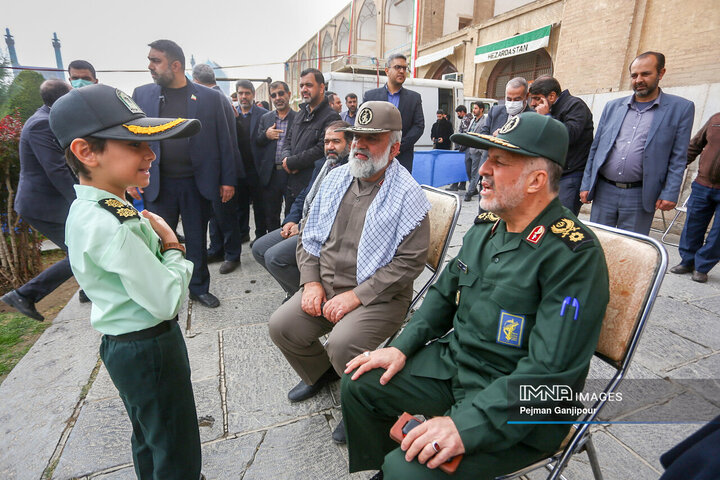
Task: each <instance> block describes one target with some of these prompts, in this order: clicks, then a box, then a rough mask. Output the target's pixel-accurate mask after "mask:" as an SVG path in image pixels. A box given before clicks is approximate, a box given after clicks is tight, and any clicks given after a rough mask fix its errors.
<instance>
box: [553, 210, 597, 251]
mask: <svg viewBox="0 0 720 480" xmlns="http://www.w3.org/2000/svg"><path fill="white" fill-rule="evenodd" d="M550 231H551V232H552V233H553V234H554V235H555V236H556V237H558V238H559V239H560V240H562V241H563V243H564V244H565V245H567V246H568V247H569V248H570V250H572V251H573V252H574V251H576V250H577V249H578V247H579V246H580V245H584V244H586V243H592V242H594V241H595V240H594V238H593V236H592V235H591V234H590V232H589V231H588V230H587V229H586V228H585V226H584V225H582V224H581V223H580V224H576V223H575V221H574V220H570V219H569V218H567V217H560V218H558V219H557V220H555V221H554V222H553V223H552V225H551V226H550Z"/></svg>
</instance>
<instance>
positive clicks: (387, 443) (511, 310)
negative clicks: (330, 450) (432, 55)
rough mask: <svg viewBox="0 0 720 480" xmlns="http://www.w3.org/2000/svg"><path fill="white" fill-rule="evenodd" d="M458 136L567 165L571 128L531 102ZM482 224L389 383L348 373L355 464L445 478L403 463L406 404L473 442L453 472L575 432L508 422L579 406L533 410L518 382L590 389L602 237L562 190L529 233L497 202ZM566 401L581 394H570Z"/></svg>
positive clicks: (481, 467) (507, 460) (438, 289)
mask: <svg viewBox="0 0 720 480" xmlns="http://www.w3.org/2000/svg"><path fill="white" fill-rule="evenodd" d="M452 140H453V141H454V142H456V143H459V144H461V145H468V146H472V147H478V146H481V147H483V148H487V147H494V148H499V149H503V150H507V151H510V152H514V153H516V154H519V155H524V156H528V157H544V158H547V159H550V160H552V161H553V162H555V163H557V164H559V165H560V166H562V165H563V164H564V163H565V155H566V153H567V145H568V133H567V130H566V129H565V127H564V126H563V125H562V124H561V123H559V122H557V121H556V120H553V119H551V118H549V117H543V116H541V115H538V114H536V113H523V114H520V115H519V116H517V117H514V118H513V119H511V120H510V121H509V122H508V123H507V124H506V125H504V126H503V127H502V128H501V129H500V130H499V132H498V135H497V137H495V136H491V135H480V134H456V135H453V137H452ZM475 223H476V225H475V226H474V227H472V228H471V229H470V230H469V231H468V233H467V234H466V235H465V238H464V240H463V246H462V248H461V249H460V252H459V253H458V256H457V257H456V258H454V259H453V260H452V261H451V262H450V263H449V264H448V266H447V267H446V268H445V270H444V271H443V273H442V274H441V275H440V277H439V279H438V281H437V283H436V284H435V285H433V286H432V287H431V288H430V290H429V291H428V294H427V296H426V297H425V300H424V302H423V304H422V306H421V307H420V309H419V310H418V311H417V312H416V313H415V315H413V318H412V320H411V321H410V323H409V324H408V326H407V327H406V329H405V330H404V331H403V332H402V333H401V334H400V335H399V336H398V337H397V338H396V339H395V340H394V341H393V342H392V344H391V346H393V347H396V348H398V349H400V350H401V351H402V352H403V353H404V354H405V355H406V356H407V361H406V364H405V366H404V368H403V369H402V370H401V371H400V372H398V373H397V374H395V376H394V377H393V378H392V379H391V380H390V382H389V383H388V384H387V385H386V386H381V385H380V383H379V378H380V375H382V373H383V371H382V369H374V370H372V371H370V372H368V373H365V374H364V375H362V376H361V377H360V378H359V379H358V380H356V381H352V380H350V375H345V376H344V377H343V380H342V398H343V403H342V407H343V417H344V418H345V426H346V429H347V438H348V448H349V453H350V471H351V472H354V471H358V470H368V469H377V468H380V467H381V466H382V470H383V472H384V474H385V478H386V479H408V478H412V479H423V478H445V474H444V473H443V472H442V471H440V470H438V469H436V470H430V469H429V468H427V467H425V466H424V465H421V464H420V463H418V462H417V460H413V461H412V462H410V463H408V462H406V461H405V459H404V452H402V451H401V450H400V448H399V447H398V445H397V444H396V443H395V442H393V441H392V440H390V438H389V437H388V432H389V430H390V427H391V426H392V425H393V423H395V421H396V420H397V417H398V416H399V415H400V414H401V413H402V412H409V413H412V414H421V415H425V416H449V417H450V418H451V419H452V420H453V422H454V424H455V426H456V427H457V429H458V432H459V434H460V437H461V439H462V442H463V445H464V447H465V455H464V457H463V459H462V461H461V463H460V466H459V467H458V470H457V472H456V475H455V477H456V478H472V479H488V478H490V479H491V478H494V477H495V476H497V475H502V474H505V473H510V472H512V471H514V470H516V469H518V468H520V467H522V466H525V465H527V464H529V463H531V462H532V461H534V460H536V459H539V458H540V457H542V456H543V455H545V454H547V453H551V452H554V451H556V450H557V448H558V446H559V445H560V443H561V442H562V440H563V439H564V438H565V436H566V435H567V433H568V431H569V427H568V425H558V424H550V425H547V424H546V425H532V424H517V423H508V422H510V421H518V420H519V421H528V420H529V421H542V420H548V419H549V420H553V421H557V420H574V419H575V418H577V417H578V416H579V415H573V416H572V417H569V416H568V415H561V416H559V417H558V416H557V415H554V414H556V413H557V412H555V411H554V409H553V408H548V410H549V412H548V413H547V414H546V413H544V412H545V410H541V412H543V413H539V412H538V411H535V414H534V415H532V416H529V415H528V414H527V411H525V412H523V409H522V408H521V407H523V408H524V409H526V410H527V409H529V408H533V407H535V408H537V409H538V410H539V408H547V407H548V406H549V405H548V404H547V403H545V404H542V403H540V402H538V398H537V397H532V396H531V398H530V399H529V400H528V398H521V394H520V391H521V386H522V385H526V386H530V387H533V388H537V387H541V386H548V387H552V386H556V385H562V386H568V387H570V388H571V389H572V390H573V391H579V390H581V389H582V387H583V385H584V382H585V377H586V375H587V371H588V368H589V365H590V359H591V358H592V355H593V352H594V350H595V346H596V344H597V340H598V336H599V335H600V327H601V324H602V318H603V316H604V314H605V308H606V306H607V302H608V298H609V293H608V274H607V266H606V265H605V257H604V255H603V252H602V248H601V247H600V244H599V242H598V240H597V238H595V236H594V235H593V234H592V232H590V231H589V230H588V229H587V228H586V227H585V226H583V225H582V224H581V223H580V222H579V221H578V219H577V218H576V217H575V216H574V215H573V214H572V213H571V212H570V210H568V209H566V208H564V207H563V206H562V205H561V204H560V201H559V200H558V199H557V197H556V198H554V199H553V200H552V201H551V202H550V203H549V204H548V205H547V206H546V207H545V209H544V210H543V211H542V212H540V214H539V215H538V216H537V217H536V218H535V219H534V220H533V221H532V222H530V223H529V224H528V225H527V227H526V228H525V229H524V231H523V232H521V233H509V232H507V230H506V224H505V222H504V221H503V220H499V219H498V218H497V217H495V215H493V214H492V213H483V214H481V215H480V216H478V218H477V219H476V222H475ZM451 328H453V329H454V330H452V331H450V332H448V331H449V330H450V329H451ZM438 338H439V340H436V341H433V339H438ZM428 342H432V343H429V344H428ZM563 388H564V387H563ZM521 399H522V400H523V401H521ZM559 405H560V406H562V407H572V406H576V407H577V406H579V405H580V404H579V403H577V402H575V401H573V400H572V399H571V398H570V399H567V400H564V401H563V402H562V403H560V404H559ZM551 406H553V407H554V406H557V404H555V403H552V404H551ZM523 414H524V415H523ZM438 440H440V439H438ZM439 447H440V449H442V448H443V445H442V443H439Z"/></svg>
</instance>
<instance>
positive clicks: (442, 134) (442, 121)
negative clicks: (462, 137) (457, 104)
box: [430, 110, 455, 150]
mask: <svg viewBox="0 0 720 480" xmlns="http://www.w3.org/2000/svg"><path fill="white" fill-rule="evenodd" d="M453 133H455V131H454V130H453V126H452V123H450V120H448V119H447V117H445V112H443V111H442V110H438V111H437V122H435V123H433V126H432V128H431V129H430V139H431V140H432V141H433V148H435V149H439V150H452V142H451V141H450V135H452V134H453Z"/></svg>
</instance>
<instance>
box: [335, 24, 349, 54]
mask: <svg viewBox="0 0 720 480" xmlns="http://www.w3.org/2000/svg"><path fill="white" fill-rule="evenodd" d="M349 43H350V22H348V20H347V18H343V19H342V22H340V28H338V34H337V49H338V53H340V54H342V53H347V51H348V47H349Z"/></svg>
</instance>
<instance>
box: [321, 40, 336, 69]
mask: <svg viewBox="0 0 720 480" xmlns="http://www.w3.org/2000/svg"><path fill="white" fill-rule="evenodd" d="M332 47H333V40H332V36H331V35H330V32H325V35H324V36H323V40H322V47H321V48H320V56H321V57H322V59H321V65H322V67H321V68H320V70H322V71H323V72H329V71H330V62H332V61H333V59H332V58H331V57H332V55H333V48H332Z"/></svg>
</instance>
